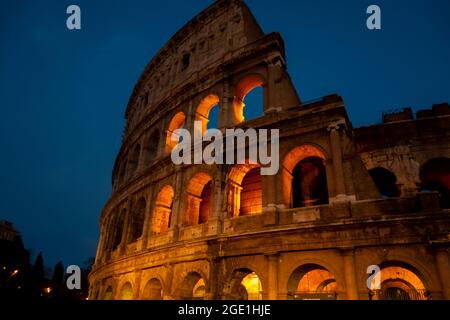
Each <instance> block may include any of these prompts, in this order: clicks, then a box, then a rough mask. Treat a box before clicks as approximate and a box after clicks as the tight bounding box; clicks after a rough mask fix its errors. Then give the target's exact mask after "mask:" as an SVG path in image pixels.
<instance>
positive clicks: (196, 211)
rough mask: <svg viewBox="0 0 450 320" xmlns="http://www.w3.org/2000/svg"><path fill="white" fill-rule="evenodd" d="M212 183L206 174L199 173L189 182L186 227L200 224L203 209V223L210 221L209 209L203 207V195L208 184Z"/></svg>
mask: <svg viewBox="0 0 450 320" xmlns="http://www.w3.org/2000/svg"><path fill="white" fill-rule="evenodd" d="M210 181H211V176H210V175H209V174H207V173H204V172H199V173H197V174H196V175H194V177H192V179H191V180H190V181H189V184H188V186H187V190H186V191H187V195H186V209H185V212H186V216H185V225H187V226H192V225H196V224H198V223H199V222H200V211H201V209H202V211H203V212H202V213H203V217H202V219H201V220H202V222H207V221H208V216H209V208H205V207H202V205H201V204H202V201H203V200H205V199H202V193H203V190H204V189H205V187H206V186H207V184H208V183H209V182H210Z"/></svg>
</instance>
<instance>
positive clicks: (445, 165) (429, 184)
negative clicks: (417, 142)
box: [419, 157, 450, 208]
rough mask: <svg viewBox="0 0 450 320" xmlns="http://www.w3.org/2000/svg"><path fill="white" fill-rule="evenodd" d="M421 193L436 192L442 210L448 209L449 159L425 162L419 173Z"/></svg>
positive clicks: (449, 200) (443, 158) (449, 194)
mask: <svg viewBox="0 0 450 320" xmlns="http://www.w3.org/2000/svg"><path fill="white" fill-rule="evenodd" d="M419 177H420V181H421V190H422V191H437V192H439V193H440V195H441V199H440V204H441V207H442V208H450V159H449V158H445V157H440V158H434V159H431V160H428V161H427V162H425V163H424V164H423V165H422V166H421V168H420V173H419Z"/></svg>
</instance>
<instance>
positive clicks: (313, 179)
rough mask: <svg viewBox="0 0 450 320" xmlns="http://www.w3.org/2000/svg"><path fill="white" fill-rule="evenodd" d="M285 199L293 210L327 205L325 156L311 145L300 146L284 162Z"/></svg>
mask: <svg viewBox="0 0 450 320" xmlns="http://www.w3.org/2000/svg"><path fill="white" fill-rule="evenodd" d="M283 197H284V199H285V202H286V203H287V204H289V206H290V207H291V208H300V207H307V206H315V205H322V204H327V203H328V202H329V199H328V184H327V172H326V165H325V155H324V154H323V152H322V151H320V150H319V149H318V148H316V147H314V146H310V145H303V146H299V147H297V148H295V149H293V150H292V151H290V152H289V153H288V155H287V156H286V157H285V158H284V160H283Z"/></svg>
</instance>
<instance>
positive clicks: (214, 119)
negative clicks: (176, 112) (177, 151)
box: [195, 94, 220, 134]
mask: <svg viewBox="0 0 450 320" xmlns="http://www.w3.org/2000/svg"><path fill="white" fill-rule="evenodd" d="M219 101H220V99H219V97H218V96H216V95H213V94H210V95H208V96H206V97H205V98H203V99H202V101H200V104H199V105H198V108H197V111H196V113H195V120H196V121H201V122H202V134H204V133H205V132H206V130H207V129H213V128H218V127H219V108H220V106H219Z"/></svg>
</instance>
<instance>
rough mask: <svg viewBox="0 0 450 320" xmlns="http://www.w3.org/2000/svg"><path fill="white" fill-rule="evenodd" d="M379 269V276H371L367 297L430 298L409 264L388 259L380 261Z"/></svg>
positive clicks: (385, 298) (396, 298) (389, 298)
mask: <svg viewBox="0 0 450 320" xmlns="http://www.w3.org/2000/svg"><path fill="white" fill-rule="evenodd" d="M380 269H381V271H380V275H379V277H376V276H375V277H373V278H372V282H371V290H370V292H369V299H371V300H428V299H430V298H431V296H430V294H429V293H428V291H427V290H426V288H425V285H424V283H423V281H422V280H421V277H420V276H419V272H418V271H417V270H416V269H415V268H414V267H412V266H411V265H408V264H406V263H403V262H399V261H388V262H384V263H382V264H381V265H380ZM378 280H379V281H380V282H379V286H378V284H377V281H378Z"/></svg>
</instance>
